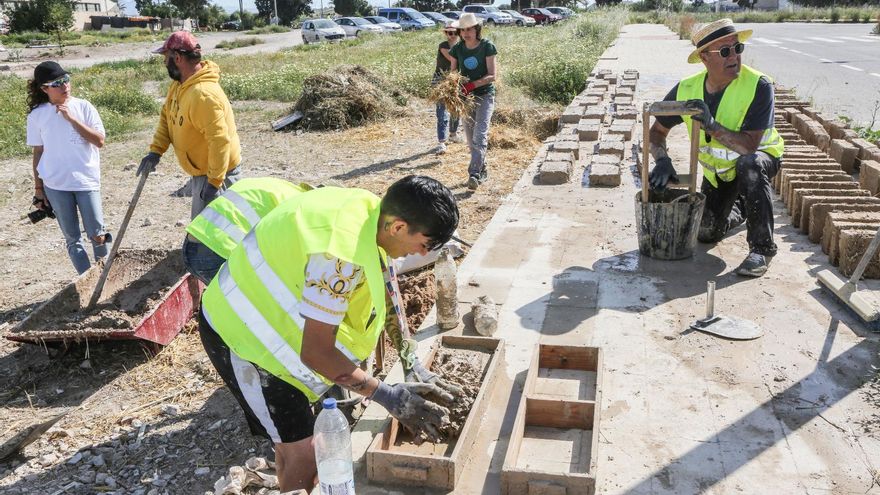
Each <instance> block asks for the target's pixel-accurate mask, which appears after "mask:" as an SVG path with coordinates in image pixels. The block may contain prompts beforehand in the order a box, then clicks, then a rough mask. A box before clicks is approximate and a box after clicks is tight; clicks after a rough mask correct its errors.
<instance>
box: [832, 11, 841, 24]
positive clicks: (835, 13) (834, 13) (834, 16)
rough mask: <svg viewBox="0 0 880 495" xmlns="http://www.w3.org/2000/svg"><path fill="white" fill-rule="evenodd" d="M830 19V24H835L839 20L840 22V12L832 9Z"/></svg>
mask: <svg viewBox="0 0 880 495" xmlns="http://www.w3.org/2000/svg"><path fill="white" fill-rule="evenodd" d="M830 19H831V22H832V23H835V22H837V21H839V20H840V11H838V10H837V9H833V10H832V11H831V17H830Z"/></svg>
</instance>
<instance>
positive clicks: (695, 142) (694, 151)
mask: <svg viewBox="0 0 880 495" xmlns="http://www.w3.org/2000/svg"><path fill="white" fill-rule="evenodd" d="M699 152H700V121H699V120H694V119H691V184H690V186H688V191H689V192H690V193H691V194H694V193H695V192H697V155H698V154H699Z"/></svg>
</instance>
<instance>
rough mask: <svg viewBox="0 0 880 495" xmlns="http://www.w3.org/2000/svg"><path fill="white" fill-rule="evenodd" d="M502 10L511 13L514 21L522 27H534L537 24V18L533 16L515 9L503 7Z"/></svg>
mask: <svg viewBox="0 0 880 495" xmlns="http://www.w3.org/2000/svg"><path fill="white" fill-rule="evenodd" d="M501 12H507V13H508V14H510V17H513V22H514V23H515V24H516V25H517V26H520V27H532V26H534V25H535V24H537V22H535V20H534V19H532V18H531V17H529V16H527V15H522V14H520V13H519V12H517V11H515V10H507V9H502V10H501Z"/></svg>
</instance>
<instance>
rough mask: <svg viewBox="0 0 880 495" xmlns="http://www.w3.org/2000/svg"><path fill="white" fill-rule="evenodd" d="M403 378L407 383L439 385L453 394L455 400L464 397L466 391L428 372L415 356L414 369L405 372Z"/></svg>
mask: <svg viewBox="0 0 880 495" xmlns="http://www.w3.org/2000/svg"><path fill="white" fill-rule="evenodd" d="M403 376H404V380H406V382H407V383H430V384H432V385H437V386H438V387H440V388H441V389H443V390H445V391H447V392H449V393H450V394H452V396H453V398H458V397H461V396H462V395H464V390H462V388H461V387H459V386H458V385H456V384H454V383H450V382H448V381H446V380H444V379H442V378H440V377H439V376H437V374H436V373H434V372H431V371H428V369H427V368H425V367H424V366H422V363H421V362H420V361H419V358H417V357H415V356H413V365H412V368H410V369H409V370H408V371H404V375H403Z"/></svg>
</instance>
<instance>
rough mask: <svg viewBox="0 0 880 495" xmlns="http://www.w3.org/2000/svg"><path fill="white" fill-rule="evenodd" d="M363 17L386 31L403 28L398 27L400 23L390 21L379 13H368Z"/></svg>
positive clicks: (393, 31)
mask: <svg viewBox="0 0 880 495" xmlns="http://www.w3.org/2000/svg"><path fill="white" fill-rule="evenodd" d="M364 19H366V20H368V21H370V22H372V23H373V24H375V25H377V26H379V27H380V28H382V29H383V30H384V32H386V33H399V32H400V31H402V30H403V28H402V27H400V24H398V23H396V22H391V21H389V20H388V19H386V18H384V17H382V16H380V15H368V16H364Z"/></svg>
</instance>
